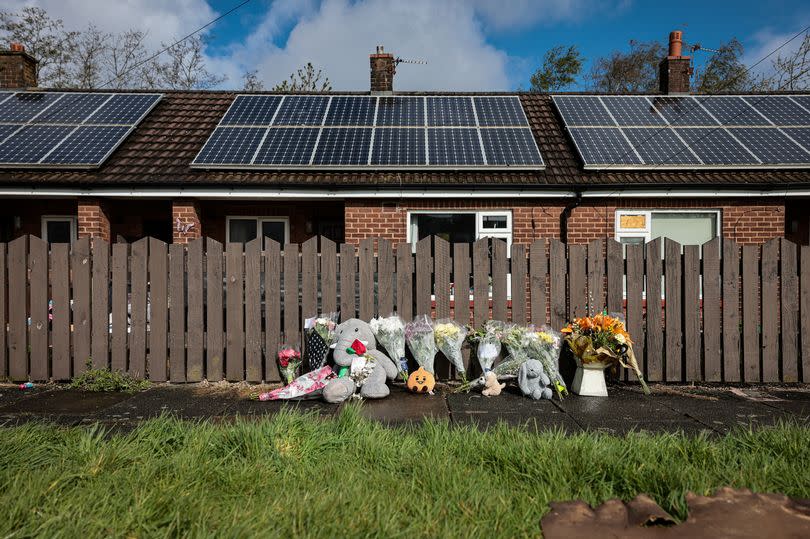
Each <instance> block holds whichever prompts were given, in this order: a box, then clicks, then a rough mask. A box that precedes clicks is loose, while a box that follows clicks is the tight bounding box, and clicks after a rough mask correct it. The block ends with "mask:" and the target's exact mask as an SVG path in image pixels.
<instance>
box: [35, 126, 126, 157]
mask: <svg viewBox="0 0 810 539" xmlns="http://www.w3.org/2000/svg"><path fill="white" fill-rule="evenodd" d="M128 131H129V127H128V126H125V125H109V126H97V125H82V126H79V127H78V128H76V130H75V131H73V132H72V133H71V134H70V135H68V136H67V138H65V140H63V141H62V143H61V144H59V145H58V146H57V147H56V148H55V149H54V150H53V151H52V152H51V153H50V154H48V155H47V156H46V157H45V158H44V159H43V160H42V162H43V163H62V164H69V165H92V164H94V163H98V162H99V161H101V160H103V159H104V158H105V157H106V156H107V154H109V153H110V152H111V151H113V150H114V149H115V147H116V146H118V143H119V141H121V140H122V139H123V138H124V137H125V136H126V134H127V132H128Z"/></svg>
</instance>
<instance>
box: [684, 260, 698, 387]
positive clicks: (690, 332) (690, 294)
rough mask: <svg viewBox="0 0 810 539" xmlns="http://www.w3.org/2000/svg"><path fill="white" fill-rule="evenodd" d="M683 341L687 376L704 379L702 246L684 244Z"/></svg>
mask: <svg viewBox="0 0 810 539" xmlns="http://www.w3.org/2000/svg"><path fill="white" fill-rule="evenodd" d="M683 313H684V316H683V341H684V352H685V354H684V356H685V357H684V359H685V361H684V362H685V366H686V369H685V372H684V374H685V378H686V381H688V382H694V381H698V380H701V379H702V370H701V361H700V359H701V335H700V246H699V245H684V246H683Z"/></svg>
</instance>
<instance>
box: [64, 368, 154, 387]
mask: <svg viewBox="0 0 810 539" xmlns="http://www.w3.org/2000/svg"><path fill="white" fill-rule="evenodd" d="M151 385H152V384H151V383H150V382H149V380H136V379H135V378H132V377H131V376H130V375H129V374H126V373H123V372H119V371H111V370H108V369H94V368H93V364H92V363H91V362H88V363H87V370H85V371H84V372H83V373H81V374H80V375H78V376H76V377H75V378H73V380H71V382H70V387H71V388H73V389H81V390H82V391H102V392H111V391H122V392H126V393H135V392H136V391H143V390H144V389H149V387H151Z"/></svg>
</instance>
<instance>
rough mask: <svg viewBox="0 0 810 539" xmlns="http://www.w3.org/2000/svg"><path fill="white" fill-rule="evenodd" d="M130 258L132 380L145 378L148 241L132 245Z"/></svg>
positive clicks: (130, 368) (130, 358)
mask: <svg viewBox="0 0 810 539" xmlns="http://www.w3.org/2000/svg"><path fill="white" fill-rule="evenodd" d="M131 253H132V258H131V261H130V262H131V263H130V265H131V277H130V278H131V279H132V283H131V288H132V299H131V307H130V308H131V309H132V313H131V315H130V316H131V317H132V329H131V331H130V334H129V374H130V376H132V377H134V378H145V377H146V374H147V373H146V335H147V333H146V326H147V324H148V323H149V321H150V320H148V319H147V313H148V312H149V311H148V309H151V304H150V302H149V298H148V296H147V284H148V283H147V280H148V274H147V272H148V267H149V266H148V264H149V262H148V261H149V239H148V238H142V239H140V240H138V241H136V242H135V243H133V244H132V249H131Z"/></svg>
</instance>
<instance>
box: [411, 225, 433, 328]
mask: <svg viewBox="0 0 810 539" xmlns="http://www.w3.org/2000/svg"><path fill="white" fill-rule="evenodd" d="M431 239H432V238H431V237H430V236H428V237H426V238H422V239H421V240H419V241H418V242H417V243H416V269H415V271H416V313H415V314H416V316H419V315H422V314H427V315H430V312H431V297H430V296H431V294H432V291H433V283H432V282H431V281H432V277H433V260H432V258H431V256H430V245H431Z"/></svg>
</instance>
